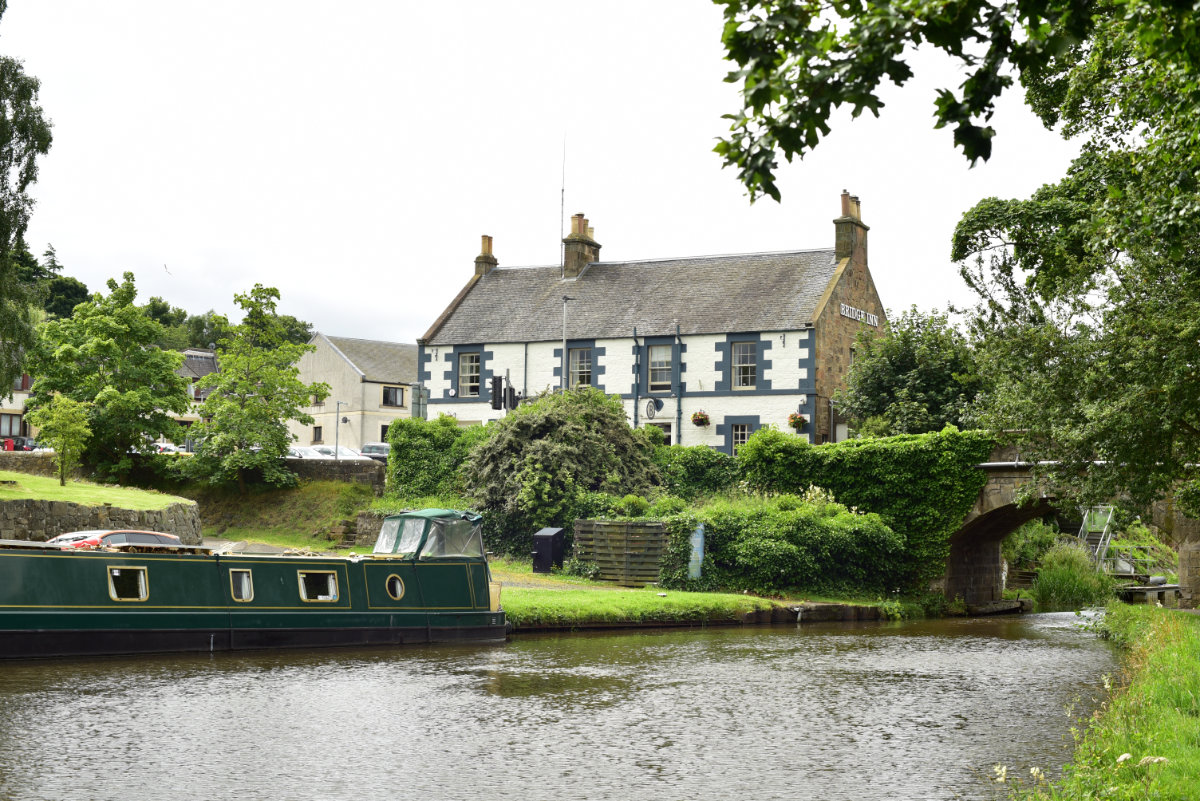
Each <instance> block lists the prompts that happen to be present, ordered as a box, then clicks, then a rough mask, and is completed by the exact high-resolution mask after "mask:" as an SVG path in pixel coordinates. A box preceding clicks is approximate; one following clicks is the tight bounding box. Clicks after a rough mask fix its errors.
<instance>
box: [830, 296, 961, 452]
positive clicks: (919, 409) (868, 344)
mask: <svg viewBox="0 0 1200 801" xmlns="http://www.w3.org/2000/svg"><path fill="white" fill-rule="evenodd" d="M980 383H981V380H980V377H979V372H978V369H977V367H976V364H975V354H974V351H973V350H972V349H971V346H970V344H969V343H968V342H967V339H966V337H965V336H964V335H963V334H962V333H961V332H959V331H958V330H957V329H956V328H955V327H954V326H953V325H951V324H950V320H949V318H948V317H947V316H946V315H944V314H938V313H936V312H932V313H929V314H924V313H922V312H920V311H918V310H917V308H916V307H915V306H914V307H913V308H911V309H909V310H908V311H906V312H904V313H903V314H901V315H900V316H899V317H897V318H891V319H889V321H888V332H887V334H886V335H885V336H882V337H874V336H870V335H865V336H862V337H860V338H859V340H858V342H857V346H856V351H855V354H854V364H852V365H851V366H850V372H849V374H848V375H847V377H846V388H845V389H844V390H840V391H839V392H838V393H837V394H836V396H835V402H836V403H837V405H838V407H839V408H840V409H841V410H842V412H843V413H844V414H846V415H847V416H848V417H850V419H851V420H853V421H855V423H856V424H857V425H858V428H859V431H861V432H862V433H866V434H874V435H881V436H890V435H893V434H922V433H925V432H927V431H941V430H942V429H943V428H945V427H946V425H948V424H949V425H954V426H957V427H959V428H969V427H971V426H972V425H973V424H974V423H975V416H974V409H973V402H974V400H975V396H976V394H977V393H978V392H979V387H980Z"/></svg>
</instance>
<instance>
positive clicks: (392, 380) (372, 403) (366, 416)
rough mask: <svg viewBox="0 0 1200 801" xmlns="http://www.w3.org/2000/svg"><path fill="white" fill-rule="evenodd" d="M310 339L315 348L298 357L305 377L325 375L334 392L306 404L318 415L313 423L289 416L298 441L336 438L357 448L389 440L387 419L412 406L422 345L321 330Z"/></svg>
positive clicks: (330, 441)
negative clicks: (418, 352) (301, 423)
mask: <svg viewBox="0 0 1200 801" xmlns="http://www.w3.org/2000/svg"><path fill="white" fill-rule="evenodd" d="M309 344H310V345H313V346H315V348H316V350H314V351H312V352H311V353H305V354H304V355H303V356H301V357H300V361H299V362H297V367H298V368H299V370H300V380H301V381H303V382H304V383H305V384H311V383H313V382H315V381H323V382H325V383H326V384H328V385H329V390H330V392H329V397H327V398H325V400H324V401H322V402H320V403H316V404H314V405H312V406H310V407H309V408H307V409H306V410H305V411H307V412H308V413H309V414H311V415H312V416H313V419H314V422H313V424H312V425H310V426H302V425H300V424H299V423H297V422H295V421H294V420H293V421H289V423H288V429H289V430H290V431H291V433H292V434H294V435H295V436H296V437H297V441H298V444H300V445H318V444H327V445H333V444H334V443H335V442H336V443H337V444H340V445H346V446H348V447H350V448H354V449H355V450H357V449H359V448H361V447H362V446H363V444H364V443H367V442H386V441H387V428H388V425H390V424H391V422H392V421H393V420H395V419H396V418H398V417H409V416H410V414H411V411H412V397H411V389H412V385H413V384H414V383H416V380H417V346H416V345H411V344H408V343H403V342H380V341H377V340H372V339H353V338H350V337H331V336H326V335H325V334H322V333H317V334H314V335H313V338H312V339H311V340H309ZM343 421H344V422H343Z"/></svg>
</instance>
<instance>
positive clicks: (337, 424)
mask: <svg viewBox="0 0 1200 801" xmlns="http://www.w3.org/2000/svg"><path fill="white" fill-rule="evenodd" d="M344 403H346V402H345V401H338V402H337V408H336V409H335V410H334V415H333V458H334V459H338V458H340V456H341V454H340V453H339V451H340V448H339V447H338V445H339V443H340V442H341V435H342V404H344ZM347 405H349V404H347Z"/></svg>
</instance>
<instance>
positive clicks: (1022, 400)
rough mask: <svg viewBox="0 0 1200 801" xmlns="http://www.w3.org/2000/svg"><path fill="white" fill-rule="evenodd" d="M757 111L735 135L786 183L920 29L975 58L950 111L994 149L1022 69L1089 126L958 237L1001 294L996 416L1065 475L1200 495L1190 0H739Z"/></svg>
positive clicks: (1043, 108) (1084, 494)
mask: <svg viewBox="0 0 1200 801" xmlns="http://www.w3.org/2000/svg"><path fill="white" fill-rule="evenodd" d="M723 5H725V7H726V20H727V25H726V29H725V42H726V45H727V47H728V48H729V52H730V57H731V58H732V59H733V60H734V61H735V62H737V64H738V65H739V69H738V70H736V71H735V72H733V73H731V75H730V79H731V80H733V81H741V82H742V85H743V101H744V109H743V111H742V112H741V113H740V114H738V115H735V117H734V119H733V129H732V132H731V136H730V137H729V138H727V139H726V140H725V141H724V142H722V143H721V144H719V145H718V150H719V151H720V152H721V153H722V154H723V155H724V157H725V161H726V164H727V165H732V166H736V167H737V168H738V169H739V170H740V177H741V179H742V181H743V182H744V183H745V185H746V186H747V188H748V189H749V190H750V192H751V195H752V196H759V195H761V194H764V193H765V194H768V195H771V196H773V197H778V190H777V188H776V187H775V185H774V173H773V170H774V168H775V167H776V166H777V164H776V162H775V155H776V154H777V153H782V154H783V155H784V156H785V157H787V158H789V159H790V158H792V157H794V156H797V155H799V156H803V155H804V154H805V153H806V152H808V151H809V150H811V149H812V148H813V147H814V146H815V145H816V144H817V142H818V141H819V140H820V138H821V137H822V136H824V135H825V134H827V133H828V132H829V127H828V124H827V123H828V120H829V116H830V114H831V113H832V110H833V109H834V108H836V107H837V106H839V105H843V104H846V105H849V106H850V107H851V108H852V110H853V111H854V112H855V113H858V112H861V111H862V110H864V109H865V110H870V111H873V112H874V111H877V109H878V108H879V107H880V103H879V100H878V87H879V85H880V83H881V82H882V81H883V80H885V79H888V80H892V81H893V82H895V83H903V82H904V81H905V80H906V79H907V78H908V77H909V76H910V75H911V70H910V68H909V66H908V64H907V63H906V60H907V58H908V57H909V55H908V54H909V52H910V51H909V50H908V48H909V46H911V45H917V44H928V45H931V46H933V47H934V48H937V49H940V50H942V51H943V52H945V53H947V54H948V55H950V56H951V57H952V58H954V59H957V60H958V61H959V62H960V64H961V65H962V66H963V67H965V68H966V69H967V70H968V78H967V80H966V81H964V83H963V84H962V86H961V87H959V91H958V93H956V92H954V91H950V90H943V91H942V92H941V93H939V96H938V99H937V101H936V109H937V111H936V118H937V125H939V126H943V125H950V126H953V127H954V129H955V140H956V143H957V144H958V145H960V146H961V147H962V148H963V150H964V152H965V154H966V155H967V156H968V157H969V158H971V159H976V158H987V156H988V155H989V153H990V142H991V140H992V138H993V135H994V134H995V132H994V131H993V130H992V129H991V128H990V127H987V125H986V122H987V120H988V118H989V117H990V115H991V112H992V108H993V103H994V101H995V99H996V97H997V96H998V95H999V94H1000V93H1001V92H1003V91H1004V90H1005V89H1006V88H1008V87H1009V86H1010V85H1011V83H1012V77H1010V75H1012V74H1015V75H1016V76H1018V77H1019V78H1020V80H1021V82H1022V84H1023V85H1024V87H1025V90H1026V99H1027V102H1028V104H1029V106H1030V108H1031V109H1032V110H1033V111H1034V112H1035V113H1037V114H1038V115H1039V116H1040V117H1041V119H1042V120H1043V122H1044V123H1045V124H1046V125H1047V126H1059V128H1060V130H1061V131H1062V133H1063V134H1064V135H1065V136H1071V137H1078V138H1079V139H1081V140H1082V152H1081V155H1080V156H1079V158H1077V159H1076V160H1075V162H1073V164H1072V165H1071V168H1070V169H1069V170H1068V173H1067V175H1066V176H1065V177H1064V178H1063V180H1061V181H1060V182H1058V183H1057V184H1052V185H1048V186H1045V187H1043V188H1042V189H1040V190H1038V191H1037V192H1036V193H1034V195H1033V196H1032V197H1030V198H1028V199H1024V200H1001V199H997V198H989V199H986V200H984V201H982V202H981V203H979V204H978V205H977V206H976V207H975V208H974V209H972V210H970V211H969V212H968V213H967V214H966V215H965V216H964V218H963V220H962V221H961V222H960V224H959V226H958V228H957V230H956V232H955V237H954V242H953V252H952V255H953V257H954V258H955V259H956V260H959V261H960V262H961V264H962V271H963V275H964V276H965V277H966V278H967V280H968V282H969V283H970V284H971V286H972V287H974V288H975V289H976V290H977V291H978V292H979V294H980V298H981V302H980V307H979V309H978V310H977V314H976V319H975V326H976V328H977V331H978V332H979V333H981V334H985V335H986V336H987V347H986V349H985V352H984V354H983V358H984V360H985V369H986V372H987V373H988V374H989V375H990V376H992V377H993V378H994V379H995V391H994V392H993V393H991V394H990V395H989V397H988V404H989V407H990V409H991V412H990V417H989V419H990V421H991V423H992V424H993V425H994V426H996V427H998V428H1003V429H1014V428H1015V429H1019V430H1022V431H1024V432H1026V433H1025V434H1024V435H1023V436H1022V437H1020V439H1021V445H1022V452H1023V453H1024V454H1026V455H1028V456H1031V457H1034V459H1035V460H1039V461H1045V462H1052V463H1053V464H1049V465H1043V471H1044V472H1047V473H1049V474H1050V475H1049V478H1050V479H1051V480H1052V481H1053V482H1054V487H1055V491H1056V492H1058V493H1059V494H1060V495H1066V494H1071V495H1075V496H1077V497H1078V498H1080V499H1095V498H1108V497H1112V496H1113V495H1115V494H1118V493H1120V494H1126V495H1128V496H1129V497H1130V498H1131V499H1133V500H1138V501H1148V500H1150V499H1151V498H1153V497H1155V496H1158V495H1160V494H1162V493H1164V492H1167V491H1170V490H1171V489H1173V488H1175V487H1177V486H1179V484H1180V482H1182V489H1181V491H1180V493H1179V494H1178V495H1177V498H1178V499H1179V500H1180V502H1181V506H1183V507H1184V508H1185V509H1187V510H1189V511H1191V512H1192V513H1195V514H1200V478H1197V476H1196V475H1195V473H1194V472H1193V471H1192V468H1190V467H1189V465H1194V464H1197V463H1200V380H1198V379H1200V375H1197V369H1200V368H1198V367H1197V365H1200V335H1198V334H1200V330H1198V329H1197V319H1198V316H1200V278H1198V277H1200V253H1198V252H1197V243H1198V242H1200V177H1198V176H1200V89H1198V87H1200V81H1198V80H1197V76H1198V75H1200V24H1198V20H1200V17H1197V15H1196V13H1195V9H1194V8H1193V7H1192V5H1191V4H1188V3H1178V2H1174V0H1112V2H1108V3H1086V2H1083V0H1034V2H1015V0H1014V1H1012V2H998V1H997V0H993V1H992V2H974V3H970V4H967V5H962V4H957V5H954V4H952V5H945V4H925V5H917V6H906V7H904V8H903V10H902V11H901V10H900V9H898V8H897V7H896V6H895V5H893V4H886V3H885V4H875V5H865V4H859V3H845V4H835V7H834V9H835V11H837V13H839V14H841V15H842V16H843V17H845V18H846V20H847V21H846V22H835V21H832V20H829V19H828V18H823V17H821V16H820V14H819V13H818V4H817V3H816V2H812V1H811V0H802V2H800V3H791V2H784V0H723Z"/></svg>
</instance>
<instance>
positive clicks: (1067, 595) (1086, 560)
mask: <svg viewBox="0 0 1200 801" xmlns="http://www.w3.org/2000/svg"><path fill="white" fill-rule="evenodd" d="M1112 595H1113V580H1112V578H1110V577H1109V576H1108V575H1107V574H1105V573H1102V572H1098V571H1097V570H1096V566H1095V564H1093V563H1092V557H1091V554H1089V553H1088V552H1087V551H1086V550H1085V549H1084V548H1082V547H1080V546H1079V545H1075V544H1072V543H1061V544H1059V545H1055V546H1054V547H1053V548H1051V549H1050V550H1048V551H1046V553H1045V554H1044V555H1043V556H1042V565H1041V568H1039V570H1038V575H1037V578H1036V579H1035V580H1034V582H1033V597H1034V599H1035V600H1036V601H1037V605H1038V609H1040V610H1042V611H1054V610H1078V609H1083V608H1084V607H1085V606H1100V605H1103V604H1105V603H1107V602H1108V601H1109V599H1110V598H1112Z"/></svg>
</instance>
